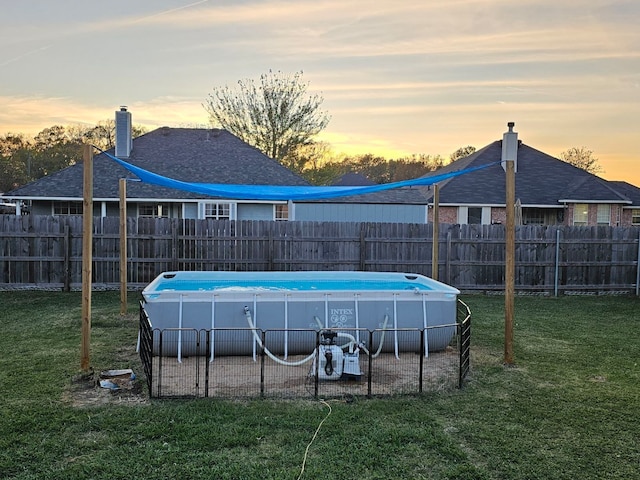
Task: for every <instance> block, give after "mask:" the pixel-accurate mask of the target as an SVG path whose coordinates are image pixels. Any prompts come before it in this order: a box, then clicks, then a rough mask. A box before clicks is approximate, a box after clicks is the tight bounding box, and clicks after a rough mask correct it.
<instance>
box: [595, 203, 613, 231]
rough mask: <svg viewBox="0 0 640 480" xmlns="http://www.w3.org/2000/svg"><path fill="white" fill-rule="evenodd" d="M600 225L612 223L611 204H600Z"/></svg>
mask: <svg viewBox="0 0 640 480" xmlns="http://www.w3.org/2000/svg"><path fill="white" fill-rule="evenodd" d="M597 221H598V225H607V226H608V225H610V224H611V205H607V204H598V220H597Z"/></svg>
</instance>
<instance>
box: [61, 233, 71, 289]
mask: <svg viewBox="0 0 640 480" xmlns="http://www.w3.org/2000/svg"><path fill="white" fill-rule="evenodd" d="M62 243H63V245H62V248H63V249H64V252H63V255H64V259H63V261H62V275H63V278H62V283H63V285H64V286H63V287H62V289H63V290H64V291H65V292H70V291H71V228H70V227H69V224H68V223H67V224H65V226H64V240H63V242H62Z"/></svg>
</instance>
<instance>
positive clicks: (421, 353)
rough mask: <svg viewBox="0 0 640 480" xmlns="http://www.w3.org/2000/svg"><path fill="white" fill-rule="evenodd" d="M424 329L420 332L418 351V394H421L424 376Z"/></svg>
mask: <svg viewBox="0 0 640 480" xmlns="http://www.w3.org/2000/svg"><path fill="white" fill-rule="evenodd" d="M425 330H426V328H425V329H423V330H420V349H419V350H418V356H419V357H420V378H419V379H418V393H422V377H423V374H424V348H425V345H424V332H425Z"/></svg>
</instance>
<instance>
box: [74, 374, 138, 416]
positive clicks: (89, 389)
mask: <svg viewBox="0 0 640 480" xmlns="http://www.w3.org/2000/svg"><path fill="white" fill-rule="evenodd" d="M100 380H101V378H100V375H99V374H97V373H95V372H89V373H82V374H78V375H75V376H74V377H73V378H72V379H71V384H70V385H69V387H68V388H67V390H66V391H65V392H64V393H63V395H62V399H63V401H64V402H65V403H69V404H71V405H72V406H74V407H79V408H82V407H94V406H102V405H145V404H148V403H149V399H148V397H147V395H146V394H145V393H144V391H143V390H144V389H143V387H142V383H141V382H140V379H138V378H136V379H134V380H132V381H126V382H125V381H122V380H121V379H114V383H116V384H117V385H118V389H117V390H116V389H111V388H103V387H101V386H100Z"/></svg>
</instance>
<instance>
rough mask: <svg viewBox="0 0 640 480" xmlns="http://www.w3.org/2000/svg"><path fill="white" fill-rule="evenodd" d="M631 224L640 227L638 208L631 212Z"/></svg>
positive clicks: (639, 211) (639, 209)
mask: <svg viewBox="0 0 640 480" xmlns="http://www.w3.org/2000/svg"><path fill="white" fill-rule="evenodd" d="M631 224H632V225H640V208H634V209H633V210H631Z"/></svg>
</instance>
